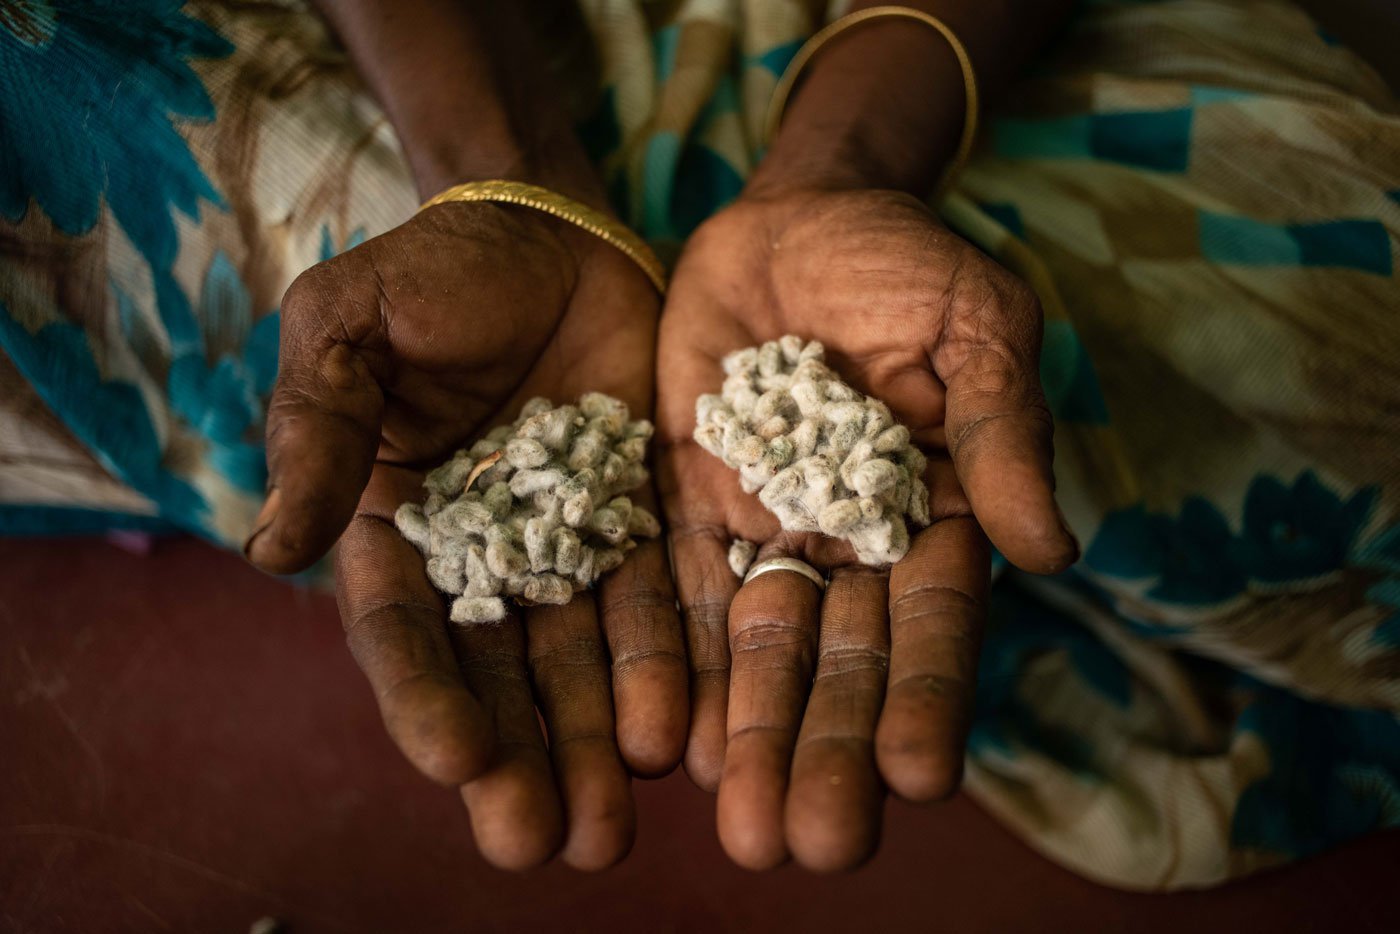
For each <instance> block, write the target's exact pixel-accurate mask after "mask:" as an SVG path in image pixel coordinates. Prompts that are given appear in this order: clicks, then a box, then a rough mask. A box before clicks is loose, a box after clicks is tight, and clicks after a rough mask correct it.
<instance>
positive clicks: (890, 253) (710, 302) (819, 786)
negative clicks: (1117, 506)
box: [658, 190, 1077, 869]
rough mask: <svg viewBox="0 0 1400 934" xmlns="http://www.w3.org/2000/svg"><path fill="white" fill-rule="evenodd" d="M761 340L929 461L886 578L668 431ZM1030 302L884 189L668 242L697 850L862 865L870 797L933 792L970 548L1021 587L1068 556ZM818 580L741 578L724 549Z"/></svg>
mask: <svg viewBox="0 0 1400 934" xmlns="http://www.w3.org/2000/svg"><path fill="white" fill-rule="evenodd" d="M784 334H797V335H800V336H801V337H803V338H804V339H812V340H818V341H821V342H822V343H823V344H824V345H825V346H826V349H827V354H828V362H829V363H830V364H831V365H832V366H833V367H834V368H835V369H836V370H837V372H839V373H840V374H841V375H842V376H843V377H844V378H845V379H846V380H847V381H848V382H850V383H851V384H852V385H854V386H855V387H856V388H857V389H859V390H861V391H863V392H866V393H868V394H870V395H873V396H875V397H877V398H880V399H882V400H884V401H885V402H886V403H888V404H889V406H890V408H891V409H892V410H893V412H894V414H895V416H896V418H897V419H899V420H900V421H901V422H902V423H903V424H905V425H907V426H908V427H909V429H910V430H911V432H912V433H913V437H914V440H915V443H916V444H918V445H919V446H920V447H921V448H922V449H923V450H924V451H925V453H927V454H928V455H929V457H930V461H929V467H928V470H927V473H926V475H925V481H926V483H927V484H928V487H929V490H930V494H931V496H930V508H931V512H932V514H933V517H934V523H933V525H932V526H931V527H930V528H928V529H925V530H923V531H921V532H919V533H918V534H916V535H914V536H913V541H912V545H911V548H910V551H909V553H908V555H907V556H906V557H905V558H904V559H903V560H901V561H900V562H899V563H898V564H896V565H894V567H893V568H892V569H889V570H877V569H871V568H866V567H862V566H861V565H860V564H859V563H857V562H856V560H855V557H854V554H853V553H852V552H851V551H850V549H849V547H848V546H846V545H845V544H844V543H842V542H838V541H835V540H833V539H829V538H824V537H822V536H820V535H816V534H810V533H807V534H797V533H787V532H783V531H782V530H781V529H780V528H779V526H778V522H777V519H776V518H775V517H774V516H773V515H771V514H770V513H768V512H767V511H766V510H765V509H764V508H763V507H762V505H761V504H760V503H759V501H758V498H757V497H756V496H751V495H746V494H744V493H742V492H741V491H740V488H739V483H738V477H737V475H736V474H735V473H734V472H733V471H732V470H730V469H729V468H728V467H726V466H725V465H724V464H723V463H722V462H721V461H720V460H719V459H718V458H715V457H713V456H712V455H710V454H708V453H707V452H705V451H704V450H703V449H701V448H700V447H699V446H698V445H697V444H696V443H695V442H694V441H693V440H692V438H691V433H692V432H693V430H694V428H695V400H696V397H697V396H699V395H700V394H702V393H707V392H717V391H718V388H719V386H720V383H721V381H722V379H723V374H722V371H721V367H720V360H721V358H722V357H723V356H724V355H725V354H727V353H729V352H731V351H733V350H737V349H739V348H742V347H747V346H751V345H753V344H756V343H760V342H762V341H766V340H772V339H776V338H778V337H781V336H782V335H784ZM1040 339H1041V314H1040V308H1039V305H1038V303H1037V301H1036V299H1035V296H1034V295H1033V294H1032V293H1031V291H1030V289H1029V288H1027V287H1026V286H1025V285H1024V284H1022V283H1021V282H1020V281H1019V280H1018V279H1016V278H1015V277H1014V276H1012V275H1010V274H1009V273H1008V272H1006V271H1005V270H1004V269H1002V268H1001V267H1000V266H998V265H997V264H996V263H994V262H992V261H991V260H990V259H988V258H987V257H986V256H985V255H983V254H982V253H981V252H979V251H978V250H977V249H976V248H975V247H973V246H971V245H970V244H968V243H966V242H964V241H963V240H961V239H959V238H958V237H957V236H955V235H954V234H952V233H951V232H949V231H948V230H947V229H946V228H944V227H943V226H942V225H941V224H940V223H939V222H938V221H937V219H936V218H935V217H934V216H933V214H932V213H931V212H930V211H929V210H928V209H927V208H926V207H925V206H924V205H923V204H922V203H920V202H919V201H918V200H917V199H914V198H912V197H909V196H907V195H903V194H898V193H895V192H890V191H874V190H865V191H834V192H833V191H806V192H803V191H798V192H787V193H782V194H777V195H772V196H766V197H764V196H752V197H746V198H744V199H741V200H740V202H738V203H737V204H735V205H734V206H732V207H730V208H728V209H726V210H725V211H723V212H722V213H720V214H718V215H716V216H715V217H714V218H712V219H711V220H710V221H708V222H707V223H706V224H705V225H704V226H703V227H702V228H701V229H700V230H699V231H698V232H697V233H696V234H695V235H694V236H693V238H692V239H691V241H690V244H689V246H688V247H687V249H686V251H685V253H684V255H683V256H682V259H681V261H680V265H679V267H678V269H677V270H676V274H675V277H674V280H673V282H672V286H671V292H670V296H669V299H668V301H667V305H666V309H665V313H664V314H663V316H662V327H661V337H660V345H659V350H658V372H659V373H660V376H661V379H660V384H659V399H658V438H659V439H660V443H661V446H662V447H661V453H660V464H659V477H660V486H661V491H662V496H663V502H664V506H665V509H666V513H667V516H668V517H669V520H670V527H671V549H672V556H673V563H674V567H675V573H676V580H677V586H678V589H679V593H680V599H681V605H682V613H683V617H684V620H685V625H686V630H687V638H688V641H689V650H690V659H691V666H692V678H691V680H692V688H691V691H692V700H691V708H692V717H691V733H690V740H689V746H688V749H687V753H686V766H687V770H688V771H689V772H690V775H691V777H692V778H693V779H694V780H695V781H696V782H697V783H699V784H700V785H701V786H703V787H706V788H709V789H714V788H718V791H719V800H718V824H719V835H720V839H721V842H722V843H723V845H724V847H725V849H726V851H727V852H728V853H729V855H730V856H731V857H732V858H733V859H734V860H735V861H737V862H739V863H740V864H742V865H744V866H747V867H751V868H763V867H768V866H773V865H776V864H778V863H780V862H782V861H783V860H785V859H786V858H787V857H788V855H789V854H792V855H794V856H795V857H796V858H797V860H798V861H799V862H800V863H802V864H803V865H805V866H808V867H810V868H814V869H834V868H844V867H849V866H852V865H855V864H857V863H859V862H860V861H862V860H863V859H865V858H866V857H868V856H869V855H870V853H872V852H873V850H874V848H875V845H876V842H877V837H878V829H879V826H880V813H881V803H882V801H883V798H884V794H885V786H886V785H887V786H888V787H889V788H890V789H892V790H893V791H894V792H895V793H896V794H898V795H900V796H901V797H903V798H906V799H910V800H914V801H928V800H933V799H938V798H942V797H945V796H947V795H949V794H951V793H952V791H953V790H954V789H955V788H956V787H957V783H958V780H959V778H960V775H961V768H962V755H963V745H964V742H965V739H966V734H967V728H968V723H969V719H970V716H971V702H972V688H973V680H974V674H975V668H976V657H977V651H978V645H979V639H980V633H981V627H982V624H983V619H984V617H985V614H986V594H987V587H988V579H989V569H990V561H989V552H988V546H987V541H986V538H984V535H983V531H984V530H985V532H986V536H987V537H990V539H991V542H992V543H993V544H995V545H996V547H997V548H999V549H1000V550H1001V552H1002V553H1003V554H1004V555H1006V557H1007V558H1008V559H1010V561H1011V562H1012V563H1014V564H1016V565H1018V566H1020V567H1022V568H1025V569H1027V570H1030V571H1035V572H1041V573H1053V572H1056V571H1060V570H1062V569H1064V568H1065V567H1067V566H1068V565H1069V564H1071V563H1072V562H1073V561H1074V560H1075V557H1076V554H1077V545H1076V543H1075V541H1074V539H1073V537H1072V535H1071V534H1070V532H1069V531H1068V529H1067V528H1066V527H1065V525H1064V522H1063V520H1062V518H1061V517H1060V514H1059V512H1058V510H1057V508H1056V506H1055V502H1054V496H1053V492H1052V491H1053V478H1052V474H1051V431H1052V426H1051V419H1050V414H1049V411H1048V409H1047V408H1046V405H1045V401H1044V398H1043V396H1042V394H1041V389H1040V379H1039V372H1038V360H1039V352H1040ZM735 538H743V539H747V540H749V541H753V542H757V543H759V544H760V546H761V547H760V552H759V560H762V559H764V558H768V557H774V556H779V555H790V556H793V557H798V558H800V559H802V560H805V561H806V562H808V563H809V564H811V565H814V566H815V567H816V568H818V569H819V570H820V571H822V572H823V573H825V574H827V575H829V577H830V583H829V586H828V588H827V590H826V591H825V594H821V593H819V592H818V591H817V588H816V587H814V586H813V584H812V583H811V582H809V581H807V580H806V579H805V578H803V577H801V576H799V575H797V574H792V573H777V574H766V575H763V576H761V577H759V578H756V579H754V581H753V582H751V583H749V584H746V585H743V586H742V587H741V586H740V584H739V581H738V580H737V579H736V578H735V577H734V575H733V573H732V572H731V571H730V569H729V567H728V565H727V562H726V552H727V550H728V547H729V545H730V542H731V540H732V539H735Z"/></svg>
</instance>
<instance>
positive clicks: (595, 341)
mask: <svg viewBox="0 0 1400 934" xmlns="http://www.w3.org/2000/svg"><path fill="white" fill-rule="evenodd" d="M657 308H658V298H657V295H656V292H655V289H654V288H653V287H652V285H651V284H650V283H649V282H648V280H647V279H646V278H645V276H644V275H643V274H642V273H641V272H640V271H639V270H638V269H637V268H636V267H635V266H634V265H633V264H632V263H631V262H630V261H629V260H628V259H627V258H626V257H625V256H623V255H622V254H621V253H619V252H618V251H617V250H615V249H613V248H612V247H610V246H608V245H607V244H605V243H603V242H602V241H600V240H597V239H595V238H593V237H591V236H589V235H588V234H586V233H583V232H581V231H577V230H575V229H573V228H570V227H568V226H567V225H565V224H563V223H561V222H559V221H556V220H554V219H552V218H549V217H547V216H545V215H543V214H538V213H535V212H532V211H529V210H527V209H521V208H511V207H500V206H496V205H491V204H470V205H468V204H447V205H442V206H438V207H434V208H431V209H429V210H427V211H424V212H422V213H421V214H419V215H418V216H416V217H415V218H413V219H412V220H410V221H409V222H408V223H406V224H404V225H402V226H401V227H398V228H396V229H394V230H392V231H390V232H388V233H386V234H385V235H383V236H381V237H377V238H375V239H374V240H371V241H369V242H368V243H365V244H363V245H362V246H359V247H357V248H355V249H353V250H351V251H349V252H347V253H345V254H344V255H341V256H338V257H336V258H334V259H332V260H330V261H328V262H325V263H321V264H320V265H318V266H315V267H313V268H311V269H310V270H308V271H307V272H306V273H304V274H303V275H302V276H301V277H300V278H298V279H297V280H296V282H295V283H294V284H293V285H292V287H291V289H290V290H289V291H288V293H287V295H286V298H285V300H284V303H283V306H282V315H283V321H282V346H281V372H280V375H279V379H278V384H277V388H276V392H275V394H274V396H273V400H272V404H271V408H270V411H269V415H268V458H269V468H270V472H271V477H272V481H271V482H272V485H273V487H274V492H272V493H271V494H270V497H269V507H268V509H267V510H265V512H264V516H263V517H261V519H260V528H259V530H258V531H257V532H255V534H254V535H253V536H252V538H251V539H250V541H249V545H248V549H247V550H248V554H249V557H250V558H251V559H252V560H253V561H254V562H255V563H256V564H258V565H260V566H261V567H263V568H265V569H267V570H271V571H275V572H279V573H286V572H292V571H297V570H300V569H302V568H304V567H306V566H307V565H309V564H310V563H311V562H313V561H314V560H315V559H316V558H318V557H319V556H320V555H322V554H324V553H325V552H326V551H327V549H329V548H330V546H331V545H332V543H334V542H335V541H336V539H337V538H338V537H340V546H339V549H338V560H337V568H336V577H337V594H338V598H339V602H340V608H341V616H342V619H343V620H344V622H345V627H346V633H347V639H348V641H349V645H350V648H351V650H352V652H353V654H354V656H355V658H356V660H357V661H358V662H359V664H360V666H361V668H363V669H364V672H365V674H366V675H367V676H368V678H369V681H370V684H371V686H372V687H373V690H374V692H375V695H376V697H377V698H378V701H379V705H380V709H381V712H382V714H383V717H384V722H385V724H386V726H387V728H388V731H389V733H390V735H391V736H392V737H393V739H394V741H395V742H396V743H397V744H398V745H399V747H400V748H401V749H402V750H403V752H404V754H405V755H406V756H407V757H408V758H409V760H411V761H412V762H413V764H414V765H416V766H417V767H418V768H419V769H420V770H421V771H422V772H424V773H425V774H426V775H428V776H429V777H431V778H433V779H436V780H437V781H439V782H443V783H447V784H452V785H459V786H461V794H462V797H463V799H464V801H465V803H466V806H467V808H468V810H469V812H470V815H471V822H472V828H473V832H474V834H475V836H476V839H477V842H478V845H479V847H480V849H481V851H482V853H483V854H484V855H485V856H486V858H487V859H488V860H490V861H491V862H493V863H495V864H496V865H498V866H502V867H507V868H521V867H526V866H530V865H534V864H537V863H540V862H542V861H544V860H546V859H548V858H549V857H551V856H552V855H553V854H555V853H556V852H561V855H562V857H563V858H564V860H565V861H566V862H568V863H570V864H572V865H574V866H578V867H582V868H600V867H603V866H606V865H610V864H611V863H614V862H616V861H617V860H618V859H621V858H622V856H624V855H625V854H626V852H627V850H628V848H629V847H630V846H631V842H632V837H633V832H634V828H633V823H634V811H633V802H632V796H631V789H630V784H629V782H630V779H629V777H628V770H629V768H630V770H631V771H633V772H636V773H638V774H642V775H657V774H662V773H664V772H667V771H669V770H670V769H671V768H672V767H674V765H675V764H676V762H677V761H678V760H679V758H680V756H681V752H682V749H683V744H684V740H685V730H686V718H687V702H686V671H685V666H684V661H683V643H682V638H681V633H680V625H679V620H678V619H677V617H676V612H675V602H674V595H673V591H672V587H671V582H670V576H669V571H668V569H667V563H666V557H665V552H664V546H663V544H662V543H661V542H650V543H646V544H643V545H642V546H641V547H640V548H638V549H637V550H636V551H635V552H633V553H632V554H631V555H630V556H629V558H628V561H627V562H626V563H625V564H624V565H623V566H622V567H621V568H620V569H618V570H617V571H615V572H614V573H613V574H611V575H609V576H608V577H607V578H606V579H605V580H604V581H603V582H602V584H601V585H600V587H599V589H598V590H597V591H595V592H593V593H584V594H580V595H578V596H576V597H575V599H574V600H573V601H572V602H571V603H569V604H568V605H567V606H565V607H553V606H539V607H532V608H529V609H526V610H524V611H523V618H522V614H521V611H520V610H518V609H515V608H513V609H512V614H511V616H510V617H509V618H508V620H507V621H506V623H504V624H502V625H486V626H475V627H462V626H455V625H449V624H448V622H447V607H446V605H445V603H444V600H443V599H442V597H441V596H440V595H439V594H438V593H437V592H436V591H435V590H434V589H433V587H432V586H431V585H430V584H429V582H428V580H427V578H426V576H425V574H424V569H423V559H422V558H421V556H420V555H419V554H418V552H417V551H416V550H415V549H414V548H413V547H412V546H411V545H410V544H408V542H406V541H405V540H404V539H403V538H402V537H401V536H400V535H399V533H398V532H397V530H396V529H395V528H394V525H393V514H394V511H395V509H396V508H397V507H398V505H399V504H400V503H402V502H404V501H405V500H409V499H421V497H422V495H423V494H422V491H421V489H420V485H421V483H422V479H423V472H424V471H425V470H427V469H431V468H432V467H434V466H436V465H437V464H439V463H440V462H442V461H443V460H445V459H446V458H447V457H449V456H450V455H451V453H452V452H453V451H454V450H456V449H457V448H460V447H462V446H465V445H467V444H469V443H470V442H471V441H472V440H474V439H475V438H477V437H479V436H480V435H481V434H483V433H484V432H485V431H486V430H488V429H489V428H491V427H493V426H495V425H498V424H501V423H503V422H509V421H511V420H513V419H514V418H515V416H516V414H517V412H518V411H519V409H520V406H521V405H522V404H523V403H524V402H525V401H526V400H527V399H529V398H530V397H532V396H547V397H549V398H550V399H552V400H555V401H556V402H563V401H572V400H574V399H576V398H577V397H578V396H579V395H580V394H581V393H583V392H585V391H589V390H600V391H603V392H607V393H610V394H613V395H615V396H618V397H619V398H621V399H623V400H624V401H626V402H627V403H628V404H629V405H630V406H631V408H632V412H633V413H634V417H645V416H647V415H648V414H649V412H650V408H651V397H652V381H653V359H654V346H655V335H656V316H657ZM638 497H639V499H640V500H641V501H642V502H644V503H646V502H647V501H648V500H649V499H650V498H651V497H650V494H649V492H648V491H639V493H638ZM342 532H343V533H344V534H343V537H341V533H342ZM527 624H528V625H527ZM614 704H615V705H616V712H615V714H614ZM537 707H538V709H539V710H540V712H541V713H542V715H543V719H544V722H545V727H546V729H547V731H548V737H549V739H548V742H547V743H546V741H545V739H544V737H543V736H542V735H541V731H540V728H539V725H538V722H537V719H536V708H537Z"/></svg>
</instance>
